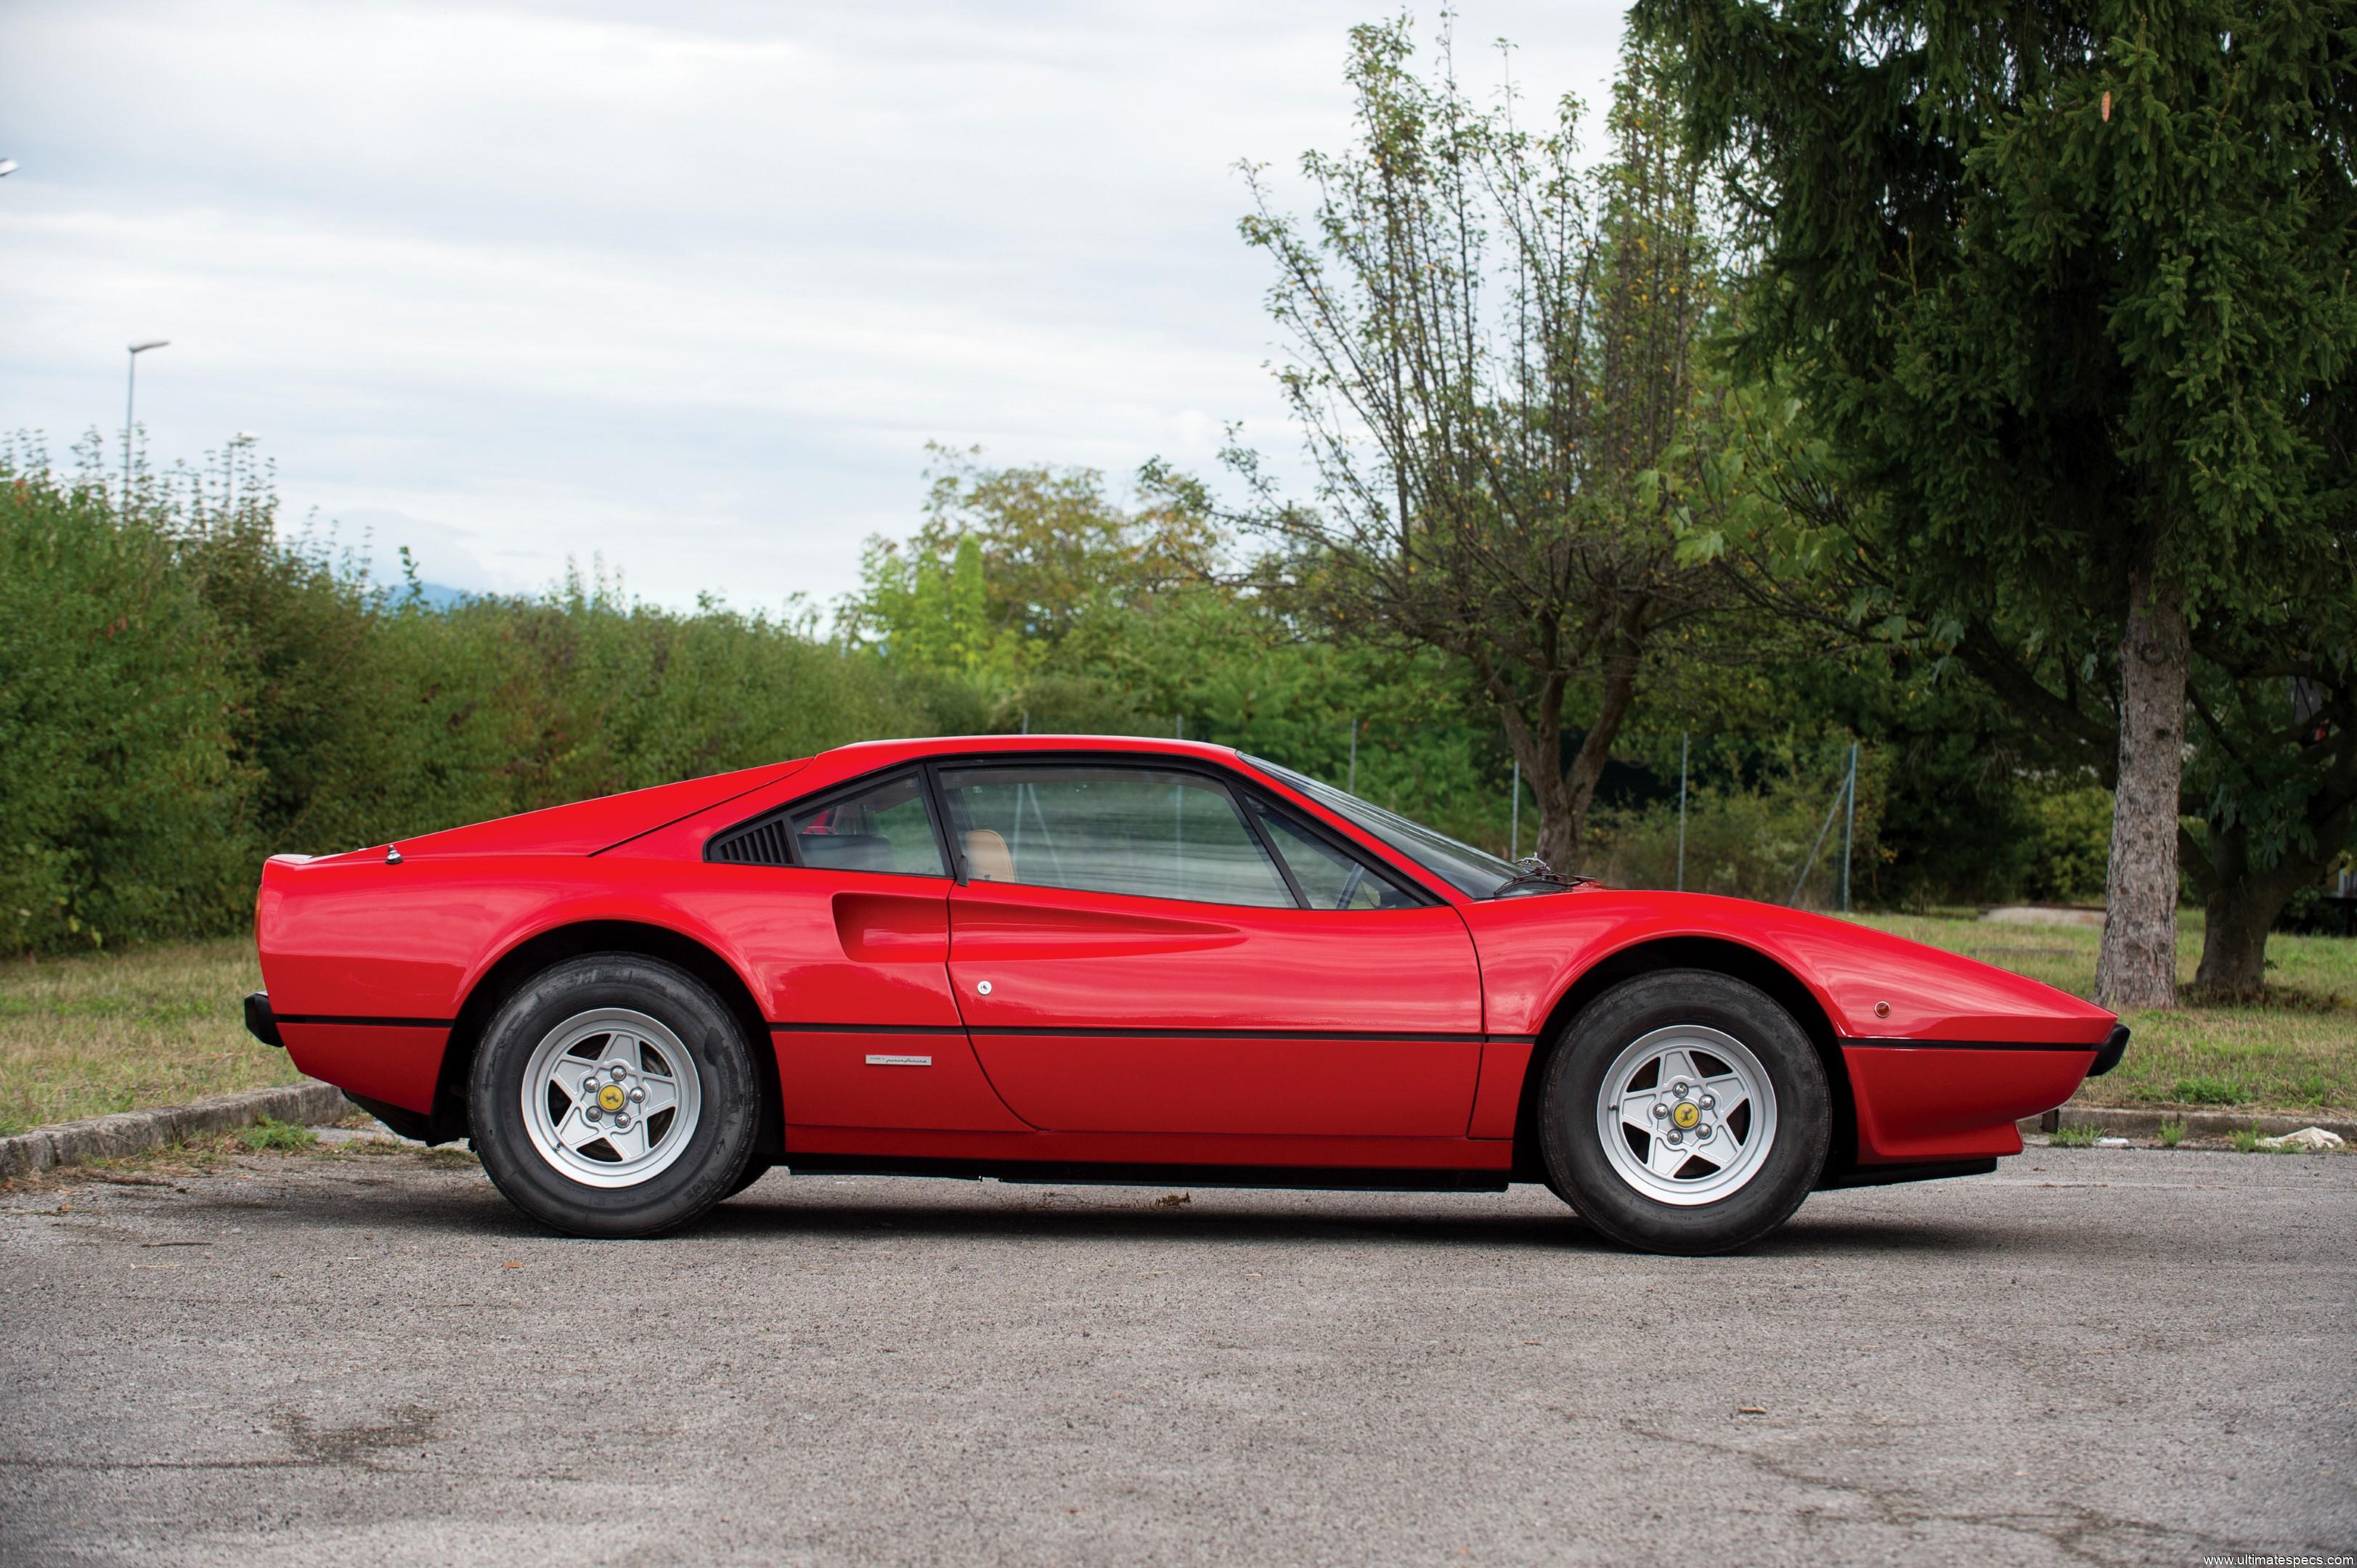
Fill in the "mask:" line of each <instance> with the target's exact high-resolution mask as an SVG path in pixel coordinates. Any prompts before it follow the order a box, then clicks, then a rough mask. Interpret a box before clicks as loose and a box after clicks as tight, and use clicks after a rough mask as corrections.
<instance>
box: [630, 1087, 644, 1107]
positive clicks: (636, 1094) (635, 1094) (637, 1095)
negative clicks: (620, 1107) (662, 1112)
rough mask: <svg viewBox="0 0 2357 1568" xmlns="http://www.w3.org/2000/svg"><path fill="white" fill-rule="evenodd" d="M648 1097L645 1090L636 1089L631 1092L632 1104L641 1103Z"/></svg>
mask: <svg viewBox="0 0 2357 1568" xmlns="http://www.w3.org/2000/svg"><path fill="white" fill-rule="evenodd" d="M646 1097H647V1091H646V1090H643V1089H634V1090H630V1102H631V1103H632V1104H634V1105H635V1104H637V1103H638V1102H639V1101H642V1100H644V1099H645V1098H646Z"/></svg>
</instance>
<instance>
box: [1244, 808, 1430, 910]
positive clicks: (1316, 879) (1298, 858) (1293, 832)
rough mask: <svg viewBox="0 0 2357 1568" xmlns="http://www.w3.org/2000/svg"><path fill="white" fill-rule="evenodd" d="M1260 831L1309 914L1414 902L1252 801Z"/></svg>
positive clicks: (1347, 856) (1394, 886)
mask: <svg viewBox="0 0 2357 1568" xmlns="http://www.w3.org/2000/svg"><path fill="white" fill-rule="evenodd" d="M1253 814H1254V816H1256V817H1257V818H1259V819H1260V825H1261V831H1262V832H1265V833H1266V834H1267V835H1268V842H1269V843H1272V844H1275V846H1276V853H1277V854H1280V855H1282V856H1284V858H1285V865H1286V869H1287V870H1289V871H1291V872H1292V873H1293V880H1294V881H1295V882H1297V883H1298V884H1299V885H1300V886H1301V896H1302V897H1303V898H1304V899H1305V900H1307V901H1308V905H1309V907H1310V908H1313V909H1406V908H1414V907H1415V903H1416V900H1415V897H1413V896H1411V895H1410V894H1409V893H1408V892H1407V891H1406V890H1405V888H1403V887H1401V886H1400V885H1399V884H1398V883H1396V882H1394V881H1393V880H1392V879H1391V878H1390V877H1389V876H1386V875H1383V873H1382V872H1380V871H1378V870H1376V869H1375V868H1374V867H1373V866H1372V865H1368V864H1367V863H1366V862H1364V861H1362V860H1361V859H1360V858H1359V857H1358V856H1356V855H1354V854H1345V853H1344V852H1343V851H1341V850H1339V849H1337V848H1335V847H1334V846H1333V845H1332V844H1329V843H1327V842H1326V841H1325V840H1324V839H1321V838H1319V837H1318V836H1317V835H1316V834H1314V833H1312V832H1310V831H1309V830H1308V829H1307V828H1305V827H1302V826H1301V825H1299V824H1298V823H1297V822H1294V821H1293V819H1292V818H1290V817H1287V816H1286V815H1285V814H1284V813H1283V812H1281V811H1277V810H1276V809H1275V807H1273V806H1270V805H1268V804H1267V803H1266V802H1265V801H1261V800H1254V802H1253Z"/></svg>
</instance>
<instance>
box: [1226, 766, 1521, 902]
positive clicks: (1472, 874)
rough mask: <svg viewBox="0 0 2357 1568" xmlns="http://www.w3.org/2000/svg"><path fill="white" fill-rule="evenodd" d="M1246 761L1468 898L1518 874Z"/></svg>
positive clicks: (1392, 814)
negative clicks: (1397, 852) (1368, 834)
mask: <svg viewBox="0 0 2357 1568" xmlns="http://www.w3.org/2000/svg"><path fill="white" fill-rule="evenodd" d="M1244 760H1245V761H1246V762H1249V763H1251V764H1252V765H1253V766H1254V768H1259V769H1260V770H1261V771H1262V772H1264V773H1266V774H1268V775H1269V776H1270V777H1272V778H1275V779H1284V780H1285V781H1286V783H1287V784H1290V785H1292V786H1293V787H1294V788H1295V789H1298V790H1300V791H1301V792H1302V793H1303V794H1305V795H1307V796H1308V797H1309V798H1310V799H1311V800H1315V801H1317V802H1318V804H1319V805H1321V806H1323V807H1325V808H1326V809H1327V810H1328V811H1331V812H1333V813H1334V814H1335V815H1336V816H1338V817H1341V818H1343V819H1344V820H1345V821H1348V822H1352V823H1355V824H1356V825H1358V826H1359V827H1361V828H1363V829H1365V830H1366V831H1367V832H1370V833H1372V834H1373V835H1374V836H1375V837H1376V838H1378V839H1380V840H1382V841H1383V843H1386V844H1389V845H1390V846H1391V847H1392V848H1394V849H1395V850H1397V851H1399V852H1400V854H1404V855H1405V856H1407V857H1408V859H1410V860H1412V861H1414V862H1415V864H1416V865H1420V866H1422V867H1424V868H1425V869H1426V871H1429V872H1430V873H1432V874H1433V875H1435V876H1437V877H1439V878H1440V879H1441V880H1442V881H1443V882H1446V883H1448V885H1449V886H1451V887H1454V888H1456V889H1457V890H1458V892H1459V893H1462V894H1464V895H1465V896H1466V897H1469V898H1493V897H1497V895H1498V894H1500V893H1501V892H1503V891H1504V890H1505V889H1506V887H1507V886H1508V885H1510V884H1512V882H1513V881H1514V879H1515V876H1516V875H1517V874H1518V873H1517V868H1516V867H1515V865H1514V864H1513V863H1512V861H1508V860H1501V859H1500V858H1499V857H1498V856H1496V855H1494V854H1491V853H1490V852H1489V851H1487V850H1481V849H1475V848H1474V847H1473V846H1472V845H1471V844H1469V843H1458V841H1457V840H1455V839H1453V838H1450V837H1449V836H1448V834H1447V833H1442V832H1434V831H1433V830H1432V829H1430V828H1427V827H1426V826H1425V825H1424V824H1423V823H1422V822H1410V821H1408V819H1406V818H1405V817H1403V816H1401V815H1400V814H1399V813H1398V812H1397V811H1384V810H1383V808H1382V807H1381V806H1378V805H1374V804H1372V802H1370V801H1366V800H1360V799H1359V798H1358V797H1357V796H1356V795H1349V794H1345V793H1343V792H1342V791H1341V790H1340V789H1335V788H1334V787H1333V786H1332V785H1331V784H1320V783H1319V782H1318V780H1317V779H1308V778H1304V777H1303V776H1302V775H1300V774H1298V773H1296V772H1295V771H1294V770H1293V769H1292V768H1279V767H1278V766H1277V765H1276V764H1275V763H1274V762H1268V761H1264V760H1263V759H1262V758H1260V757H1245V758H1244Z"/></svg>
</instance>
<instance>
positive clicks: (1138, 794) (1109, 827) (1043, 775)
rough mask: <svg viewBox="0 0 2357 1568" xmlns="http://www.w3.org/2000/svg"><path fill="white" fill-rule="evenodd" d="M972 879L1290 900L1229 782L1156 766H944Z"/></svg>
mask: <svg viewBox="0 0 2357 1568" xmlns="http://www.w3.org/2000/svg"><path fill="white" fill-rule="evenodd" d="M942 794H943V796H944V798H945V799H946V800H947V801H948V804H949V811H950V821H951V823H952V831H954V832H956V833H957V835H958V843H959V845H960V847H961V848H962V849H963V851H964V854H965V869H966V875H967V877H968V878H969V879H970V880H972V881H974V882H1018V883H1023V884H1025V885H1027V886H1033V887H1071V888H1077V889H1085V890H1087V891H1090V892H1094V893H1130V894H1136V895H1139V896H1141V897H1147V898H1186V899H1191V900H1193V901H1194V902H1196V903H1201V904H1250V905H1257V906H1261V907H1265V908H1291V907H1292V904H1293V894H1292V892H1291V890H1290V889H1288V888H1287V887H1286V885H1285V878H1284V877H1283V876H1282V875H1280V874H1279V873H1278V871H1277V869H1276V867H1275V865H1272V864H1270V862H1269V858H1268V854H1267V853H1266V852H1265V851H1264V850H1263V849H1262V848H1261V846H1260V842H1259V841H1258V840H1257V839H1256V838H1254V836H1253V832H1252V830H1251V829H1250V828H1248V827H1247V826H1246V825H1245V824H1244V820H1243V817H1242V816H1241V815H1239V814H1238V812H1237V811H1236V803H1235V798H1234V797H1233V796H1232V795H1231V794H1230V793H1229V792H1228V790H1227V789H1226V787H1225V786H1223V785H1222V784H1220V783H1218V782H1217V781H1216V780H1213V779H1205V778H1202V777H1200V776H1199V775H1196V774H1191V773H1180V772H1163V771H1160V770H1157V769H1149V768H1092V767H1075V766H1069V765H1068V766H1063V767H1058V766H1053V765H1043V766H1039V767H1006V768H947V769H944V770H943V771H942Z"/></svg>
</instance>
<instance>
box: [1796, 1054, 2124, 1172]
mask: <svg viewBox="0 0 2357 1568" xmlns="http://www.w3.org/2000/svg"><path fill="white" fill-rule="evenodd" d="M2126 1048H2127V1029H2126V1027H2125V1026H2115V1027H2114V1028H2113V1030H2112V1032H2111V1035H2110V1036H2109V1037H2108V1038H2106V1039H2105V1040H2104V1042H2103V1043H2102V1044H2101V1045H2094V1044H2092V1043H2091V1044H2081V1045H2062V1044H2055V1045H2040V1044H2021V1043H2014V1042H1979V1041H1959V1040H1845V1041H1843V1042H1842V1060H1843V1063H1844V1065H1846V1067H1847V1068H1848V1069H1849V1082H1850V1091H1851V1096H1852V1098H1853V1099H1854V1100H1855V1101H1856V1102H1857V1159H1856V1162H1855V1163H1856V1165H1857V1167H1859V1168H1860V1169H1866V1168H1870V1167H1873V1166H1878V1165H1931V1164H1946V1163H1950V1162H1958V1161H1971V1160H1985V1159H1992V1158H1997V1157H2000V1156H2003V1155H2018V1154H2019V1153H2020V1152H2021V1133H2020V1132H2019V1131H2018V1129H2017V1128H2016V1127H2015V1125H2014V1123H2015V1122H2018V1121H2020V1120H2021V1119H2022V1118H2023V1117H2025V1116H2037V1115H2040V1114H2042V1113H2043V1112H2048V1111H2050V1110H2052V1109H2053V1108H2054V1107H2055V1106H2057V1105H2060V1104H2061V1103H2062V1102H2063V1101H2066V1100H2068V1099H2070V1098H2071V1095H2072V1092H2073V1091H2074V1090H2077V1089H2078V1087H2079V1085H2080V1083H2081V1081H2082V1080H2083V1079H2087V1078H2089V1077H2091V1076H2093V1074H2095V1073H2099V1072H2108V1071H2110V1070H2111V1069H2113V1068H2115V1067H2116V1066H2118V1065H2119V1060H2120V1057H2121V1054H2122V1053H2123V1052H2125V1051H2126Z"/></svg>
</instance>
